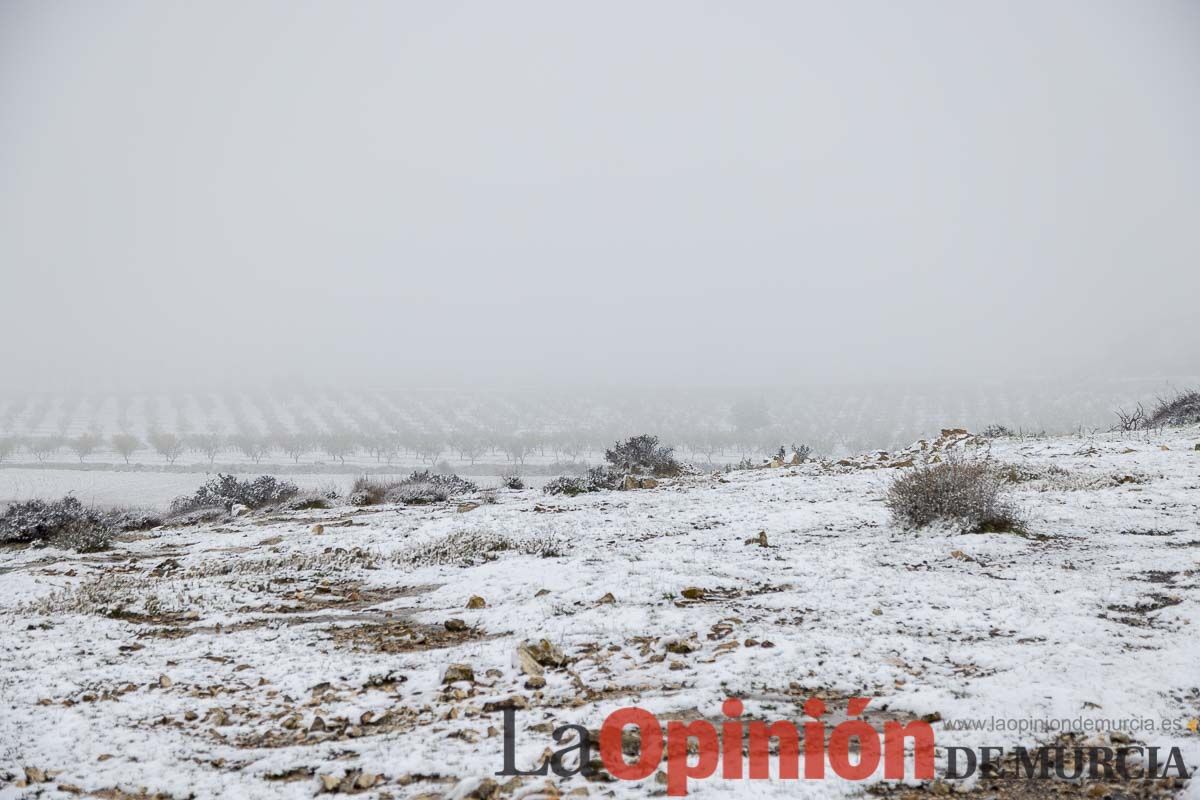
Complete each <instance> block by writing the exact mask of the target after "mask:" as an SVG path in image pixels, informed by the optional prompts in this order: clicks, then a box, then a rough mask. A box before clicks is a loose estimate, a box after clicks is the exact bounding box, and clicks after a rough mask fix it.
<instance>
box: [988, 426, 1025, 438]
mask: <svg viewBox="0 0 1200 800" xmlns="http://www.w3.org/2000/svg"><path fill="white" fill-rule="evenodd" d="M979 435H980V436H982V437H983V438H984V439H1009V438H1012V437H1014V436H1016V435H1017V434H1016V433H1014V432H1013V429H1012V428H1010V427H1008V426H1007V425H988V426H987V427H986V428H984V429H983V433H981V434H979Z"/></svg>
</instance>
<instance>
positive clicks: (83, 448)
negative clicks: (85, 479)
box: [71, 431, 100, 464]
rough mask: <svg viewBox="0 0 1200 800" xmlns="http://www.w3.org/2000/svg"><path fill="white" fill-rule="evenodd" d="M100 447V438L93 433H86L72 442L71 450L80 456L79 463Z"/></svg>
mask: <svg viewBox="0 0 1200 800" xmlns="http://www.w3.org/2000/svg"><path fill="white" fill-rule="evenodd" d="M99 446H100V436H99V435H98V434H96V433H94V432H92V431H84V432H83V433H81V434H79V435H78V436H76V437H75V438H74V439H72V440H71V449H72V450H74V451H75V455H77V456H79V463H80V464H82V463H83V460H84V459H85V458H87V457H88V456H90V455H91V454H92V453H93V452H95V450H96V448H97V447H99Z"/></svg>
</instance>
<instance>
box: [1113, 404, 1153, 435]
mask: <svg viewBox="0 0 1200 800" xmlns="http://www.w3.org/2000/svg"><path fill="white" fill-rule="evenodd" d="M1116 414H1117V425H1116V427H1115V428H1114V430H1119V431H1140V430H1141V429H1142V428H1145V427H1146V409H1144V408H1142V404H1141V403H1138V404H1137V407H1136V408H1135V409H1133V410H1132V411H1126V410H1125V409H1123V408H1118V409H1117V411H1116Z"/></svg>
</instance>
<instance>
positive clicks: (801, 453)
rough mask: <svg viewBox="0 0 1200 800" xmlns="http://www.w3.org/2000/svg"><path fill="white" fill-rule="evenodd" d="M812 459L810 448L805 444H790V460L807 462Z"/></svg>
mask: <svg viewBox="0 0 1200 800" xmlns="http://www.w3.org/2000/svg"><path fill="white" fill-rule="evenodd" d="M810 458H812V448H811V447H809V446H808V445H806V444H796V443H794V442H793V443H792V460H794V461H808V459H810Z"/></svg>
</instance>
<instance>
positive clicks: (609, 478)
mask: <svg viewBox="0 0 1200 800" xmlns="http://www.w3.org/2000/svg"><path fill="white" fill-rule="evenodd" d="M621 478H622V473H621V471H620V470H619V469H616V468H613V467H592V468H591V469H589V470H588V472H587V475H584V476H582V477H578V478H576V477H572V476H569V475H562V476H560V477H558V478H555V479H554V480H552V481H550V482H548V483H547V484H546V485H545V486H543V487H542V491H543V492H545V493H546V494H565V495H566V496H567V497H574V496H575V495H577V494H586V493H588V492H599V491H603V490H604V489H616V488H618V487H619V486H620V485H621Z"/></svg>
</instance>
